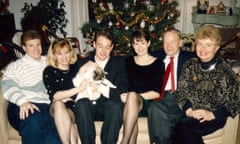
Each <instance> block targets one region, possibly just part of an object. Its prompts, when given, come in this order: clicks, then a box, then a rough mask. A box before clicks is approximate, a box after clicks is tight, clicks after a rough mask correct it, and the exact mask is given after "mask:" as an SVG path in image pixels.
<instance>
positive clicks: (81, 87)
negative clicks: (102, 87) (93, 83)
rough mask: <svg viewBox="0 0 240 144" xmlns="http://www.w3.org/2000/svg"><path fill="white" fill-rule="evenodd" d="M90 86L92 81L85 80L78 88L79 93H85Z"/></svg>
mask: <svg viewBox="0 0 240 144" xmlns="http://www.w3.org/2000/svg"><path fill="white" fill-rule="evenodd" d="M89 86H90V81H89V80H86V79H84V80H83V81H82V82H81V84H80V85H79V86H78V87H77V88H78V92H82V91H84V90H85V89H86V88H87V87H89Z"/></svg>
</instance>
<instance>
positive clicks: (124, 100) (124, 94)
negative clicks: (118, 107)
mask: <svg viewBox="0 0 240 144" xmlns="http://www.w3.org/2000/svg"><path fill="white" fill-rule="evenodd" d="M127 95H128V93H122V94H121V95H120V99H121V101H122V102H123V103H126V101H127Z"/></svg>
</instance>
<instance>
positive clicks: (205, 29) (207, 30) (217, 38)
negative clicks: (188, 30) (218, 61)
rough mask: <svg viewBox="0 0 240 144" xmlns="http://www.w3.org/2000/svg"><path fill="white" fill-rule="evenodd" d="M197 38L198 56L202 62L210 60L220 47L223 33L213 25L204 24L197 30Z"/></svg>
mask: <svg viewBox="0 0 240 144" xmlns="http://www.w3.org/2000/svg"><path fill="white" fill-rule="evenodd" d="M195 40H196V54H197V56H198V57H199V59H200V60H201V61H202V62H209V61H210V60H212V59H213V58H214V57H215V55H216V53H217V51H218V49H219V48H220V43H221V34H220V31H219V29H218V28H216V27H214V26H213V25H204V26H202V27H200V28H199V30H198V31H197V33H196V35H195Z"/></svg>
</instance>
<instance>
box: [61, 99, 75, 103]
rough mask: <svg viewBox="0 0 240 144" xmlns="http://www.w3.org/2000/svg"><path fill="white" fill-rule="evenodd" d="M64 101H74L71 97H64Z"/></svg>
mask: <svg viewBox="0 0 240 144" xmlns="http://www.w3.org/2000/svg"><path fill="white" fill-rule="evenodd" d="M61 101H62V102H63V103H66V102H68V101H73V99H71V98H64V99H62V100H61Z"/></svg>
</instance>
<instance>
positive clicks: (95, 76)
mask: <svg viewBox="0 0 240 144" xmlns="http://www.w3.org/2000/svg"><path fill="white" fill-rule="evenodd" d="M84 80H88V81H89V82H94V83H95V84H96V85H98V86H97V87H92V86H88V87H87V88H86V89H85V90H84V91H82V92H80V93H78V95H77V97H76V99H75V101H77V100H79V99H82V98H88V99H89V100H91V101H95V100H97V99H98V98H99V97H100V96H101V94H102V95H103V96H105V97H107V98H109V90H108V89H109V88H116V86H115V85H114V84H112V83H111V82H110V81H109V80H107V79H106V72H105V71H104V70H103V69H102V68H100V67H99V66H98V65H97V64H96V63H95V62H93V61H89V62H87V63H86V64H84V65H83V66H82V67H81V68H80V70H79V72H78V73H77V75H76V76H75V77H74V78H73V84H74V86H75V87H78V86H79V85H80V84H81V83H82V82H83V81H84Z"/></svg>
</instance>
